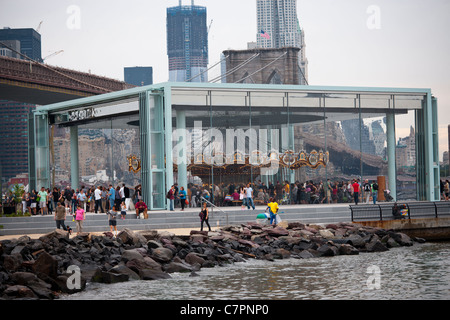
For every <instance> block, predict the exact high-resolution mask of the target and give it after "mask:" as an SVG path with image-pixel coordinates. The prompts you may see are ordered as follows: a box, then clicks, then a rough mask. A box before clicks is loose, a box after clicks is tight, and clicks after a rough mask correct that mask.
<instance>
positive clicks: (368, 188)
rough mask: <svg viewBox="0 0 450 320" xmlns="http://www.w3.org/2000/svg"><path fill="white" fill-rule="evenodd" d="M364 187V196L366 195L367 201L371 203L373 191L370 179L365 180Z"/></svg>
mask: <svg viewBox="0 0 450 320" xmlns="http://www.w3.org/2000/svg"><path fill="white" fill-rule="evenodd" d="M363 188H364V196H365V197H366V203H369V201H370V195H371V193H372V192H371V191H372V186H371V185H370V183H369V179H366V180H365V181H364V185H363Z"/></svg>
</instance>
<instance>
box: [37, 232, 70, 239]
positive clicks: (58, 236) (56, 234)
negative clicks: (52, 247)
mask: <svg viewBox="0 0 450 320" xmlns="http://www.w3.org/2000/svg"><path fill="white" fill-rule="evenodd" d="M54 238H56V239H58V240H59V239H69V232H67V231H64V230H62V229H55V230H54V231H52V232H49V233H47V234H45V235H43V236H41V237H40V238H39V240H40V241H42V242H50V241H52V240H53V239H54Z"/></svg>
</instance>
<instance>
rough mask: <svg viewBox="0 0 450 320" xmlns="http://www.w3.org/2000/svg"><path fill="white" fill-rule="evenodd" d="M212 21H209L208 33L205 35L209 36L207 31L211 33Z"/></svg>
mask: <svg viewBox="0 0 450 320" xmlns="http://www.w3.org/2000/svg"><path fill="white" fill-rule="evenodd" d="M213 21H214V20H212V19H211V22H210V23H209V26H208V31H207V32H206V34H207V35H209V31H211V25H212V24H213Z"/></svg>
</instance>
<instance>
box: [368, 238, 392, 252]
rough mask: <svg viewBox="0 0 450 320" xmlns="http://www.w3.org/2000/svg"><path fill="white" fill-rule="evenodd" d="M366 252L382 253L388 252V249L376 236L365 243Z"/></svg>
mask: <svg viewBox="0 0 450 320" xmlns="http://www.w3.org/2000/svg"><path fill="white" fill-rule="evenodd" d="M366 250H367V251H368V252H383V251H388V250H389V249H388V248H387V247H386V246H385V245H384V244H382V243H381V241H380V239H379V238H378V236H373V237H372V239H371V240H370V241H369V242H368V243H366Z"/></svg>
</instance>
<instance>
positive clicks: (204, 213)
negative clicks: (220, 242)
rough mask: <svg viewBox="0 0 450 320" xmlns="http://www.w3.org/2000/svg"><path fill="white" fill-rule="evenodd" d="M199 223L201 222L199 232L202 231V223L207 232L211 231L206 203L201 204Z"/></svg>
mask: <svg viewBox="0 0 450 320" xmlns="http://www.w3.org/2000/svg"><path fill="white" fill-rule="evenodd" d="M200 221H201V225H200V231H203V222H206V225H207V226H208V229H209V231H211V226H210V225H209V210H208V207H207V205H206V202H203V208H202V211H200Z"/></svg>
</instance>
